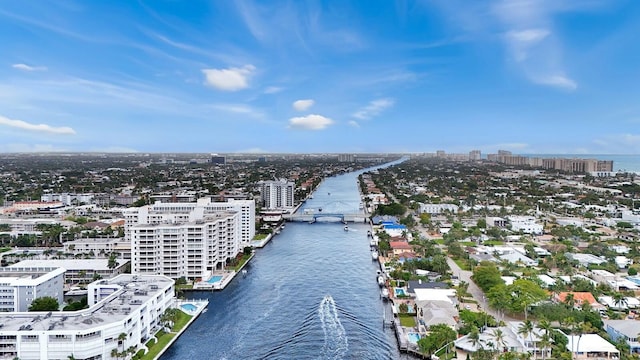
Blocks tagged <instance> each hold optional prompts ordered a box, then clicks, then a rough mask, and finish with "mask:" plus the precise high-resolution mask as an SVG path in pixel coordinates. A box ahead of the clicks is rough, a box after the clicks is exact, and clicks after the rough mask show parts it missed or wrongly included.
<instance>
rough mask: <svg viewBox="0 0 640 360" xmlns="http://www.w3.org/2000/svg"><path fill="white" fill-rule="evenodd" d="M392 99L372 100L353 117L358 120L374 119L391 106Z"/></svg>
mask: <svg viewBox="0 0 640 360" xmlns="http://www.w3.org/2000/svg"><path fill="white" fill-rule="evenodd" d="M393 104H394V101H393V99H378V100H373V101H371V102H370V103H369V105H367V106H365V107H363V108H362V109H360V110H358V111H356V112H355V113H354V114H353V117H355V118H358V119H360V120H367V119H371V118H373V117H376V116H378V115H380V113H382V111H384V110H385V109H387V108H389V107H391V106H393Z"/></svg>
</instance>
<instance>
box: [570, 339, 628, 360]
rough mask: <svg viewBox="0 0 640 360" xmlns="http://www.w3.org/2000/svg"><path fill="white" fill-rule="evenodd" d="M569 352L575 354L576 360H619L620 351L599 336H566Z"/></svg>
mask: <svg viewBox="0 0 640 360" xmlns="http://www.w3.org/2000/svg"><path fill="white" fill-rule="evenodd" d="M565 336H566V337H567V340H568V342H567V350H569V351H570V352H572V353H573V354H574V359H577V360H582V359H591V358H598V359H618V358H619V357H620V351H618V349H616V347H615V346H613V345H612V344H611V343H610V342H608V341H607V340H605V339H603V338H602V337H600V335H598V334H582V335H579V336H578V335H565Z"/></svg>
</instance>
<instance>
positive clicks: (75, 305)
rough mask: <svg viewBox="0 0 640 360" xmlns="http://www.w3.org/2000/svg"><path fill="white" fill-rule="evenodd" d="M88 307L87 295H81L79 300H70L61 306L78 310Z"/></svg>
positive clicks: (69, 309)
mask: <svg viewBox="0 0 640 360" xmlns="http://www.w3.org/2000/svg"><path fill="white" fill-rule="evenodd" d="M88 307H89V305H88V304H87V297H86V296H83V297H82V299H80V300H79V301H71V302H70V303H69V304H67V306H65V307H64V308H62V310H64V311H78V310H82V309H86V308H88Z"/></svg>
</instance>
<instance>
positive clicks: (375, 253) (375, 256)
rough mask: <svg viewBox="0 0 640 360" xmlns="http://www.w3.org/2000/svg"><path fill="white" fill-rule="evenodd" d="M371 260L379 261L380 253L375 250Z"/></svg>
mask: <svg viewBox="0 0 640 360" xmlns="http://www.w3.org/2000/svg"><path fill="white" fill-rule="evenodd" d="M371 259H372V260H378V252H377V251H375V250H373V251H372V252H371Z"/></svg>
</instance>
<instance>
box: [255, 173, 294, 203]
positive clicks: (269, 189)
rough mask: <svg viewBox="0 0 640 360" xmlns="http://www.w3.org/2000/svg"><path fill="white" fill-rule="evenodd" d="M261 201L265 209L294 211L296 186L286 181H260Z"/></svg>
mask: <svg viewBox="0 0 640 360" xmlns="http://www.w3.org/2000/svg"><path fill="white" fill-rule="evenodd" d="M258 184H259V185H260V199H261V200H262V206H263V207H264V208H265V209H269V210H274V209H279V210H289V209H293V207H294V203H293V200H294V198H293V196H294V194H295V191H296V184H295V183H294V182H292V181H287V180H285V179H281V180H270V181H260V182H259V183H258Z"/></svg>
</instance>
